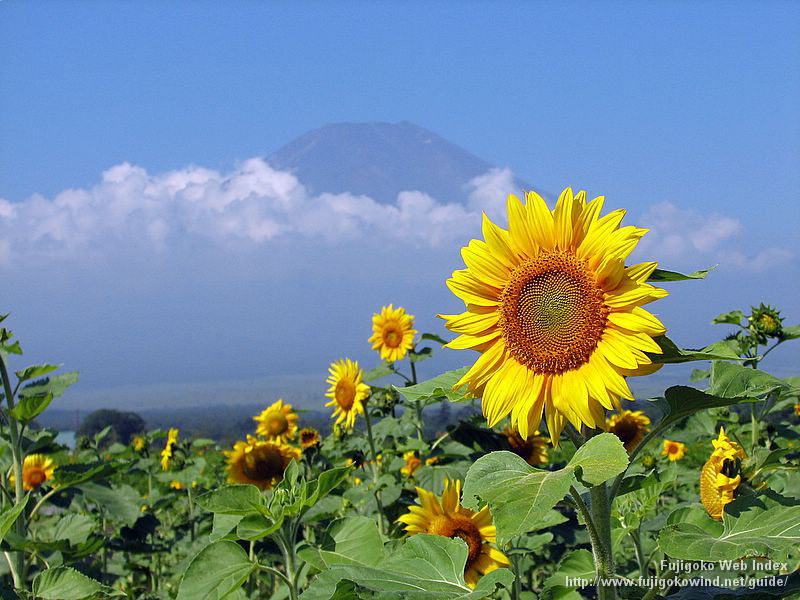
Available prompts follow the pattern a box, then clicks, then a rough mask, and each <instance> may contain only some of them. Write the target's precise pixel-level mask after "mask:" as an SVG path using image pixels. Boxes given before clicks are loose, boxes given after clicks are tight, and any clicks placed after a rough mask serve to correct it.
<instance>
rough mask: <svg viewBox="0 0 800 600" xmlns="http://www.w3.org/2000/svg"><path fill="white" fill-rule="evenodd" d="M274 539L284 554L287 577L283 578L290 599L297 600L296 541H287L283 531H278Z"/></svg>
mask: <svg viewBox="0 0 800 600" xmlns="http://www.w3.org/2000/svg"><path fill="white" fill-rule="evenodd" d="M273 539H274V540H275V541H276V542H277V544H278V547H279V548H280V549H281V553H282V554H283V565H284V567H285V569H286V576H282V577H281V578H282V579H283V580H284V581H285V582H286V585H287V586H288V588H289V599H290V600H297V587H295V586H296V584H295V556H294V540H287V539H286V534H285V533H284V532H283V531H278V532H277V533H276V534H275V535H274V536H273Z"/></svg>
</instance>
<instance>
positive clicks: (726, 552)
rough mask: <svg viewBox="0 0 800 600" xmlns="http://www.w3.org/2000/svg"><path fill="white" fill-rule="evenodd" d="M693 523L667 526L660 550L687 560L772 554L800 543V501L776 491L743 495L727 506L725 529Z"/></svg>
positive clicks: (660, 540)
mask: <svg viewBox="0 0 800 600" xmlns="http://www.w3.org/2000/svg"><path fill="white" fill-rule="evenodd" d="M715 533H716V532H713V531H712V532H709V530H708V529H707V528H703V527H700V526H698V525H696V524H694V523H687V522H681V523H676V524H673V525H668V526H667V527H666V528H665V529H663V530H662V531H661V534H660V535H659V536H658V545H659V547H660V548H661V550H663V551H664V553H666V554H667V555H668V556H671V557H673V558H682V559H686V560H707V561H718V560H735V559H738V558H747V557H751V556H761V557H764V556H766V557H770V556H771V555H772V554H773V553H775V552H778V551H783V550H786V549H788V548H790V547H792V546H796V545H797V544H798V543H800V502H798V500H796V499H793V498H785V497H783V496H779V495H778V494H775V493H766V494H763V495H760V496H753V495H748V496H740V497H739V498H737V499H736V500H734V501H733V502H731V503H730V504H728V505H726V506H725V511H724V513H723V515H722V532H721V533H719V534H716V535H715Z"/></svg>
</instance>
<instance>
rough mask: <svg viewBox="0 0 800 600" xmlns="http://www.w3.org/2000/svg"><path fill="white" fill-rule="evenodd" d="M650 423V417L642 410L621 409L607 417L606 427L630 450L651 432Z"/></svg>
mask: <svg viewBox="0 0 800 600" xmlns="http://www.w3.org/2000/svg"><path fill="white" fill-rule="evenodd" d="M648 425H650V419H649V417H648V416H647V415H646V414H644V413H643V412H642V411H640V410H621V411H620V412H618V413H617V414H615V415H611V416H610V417H609V418H608V419H606V429H607V430H608V431H609V433H613V434H614V435H615V436H617V437H618V438H619V439H620V441H621V442H622V445H623V446H625V450H627V451H628V452H630V451H631V450H633V449H634V448H636V446H638V445H639V442H641V441H642V439H643V438H644V436H645V434H646V433H649V432H650V428H649V427H647V426H648Z"/></svg>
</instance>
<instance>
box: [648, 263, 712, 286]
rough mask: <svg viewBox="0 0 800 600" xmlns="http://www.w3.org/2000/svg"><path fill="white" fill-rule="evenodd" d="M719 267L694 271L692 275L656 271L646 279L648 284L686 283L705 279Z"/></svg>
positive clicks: (662, 270)
mask: <svg viewBox="0 0 800 600" xmlns="http://www.w3.org/2000/svg"><path fill="white" fill-rule="evenodd" d="M718 266H719V265H714V266H713V267H709V268H708V269H700V270H699V271H695V272H694V273H689V274H688V275H684V274H683V273H678V272H677V271H667V270H664V269H656V270H655V271H653V272H652V274H651V275H650V277H648V278H647V281H648V283H658V282H661V283H664V282H668V281H688V280H691V279H705V278H706V277H708V274H709V273H710V272H711V271H713V270H714V269H716V268H717V267H718Z"/></svg>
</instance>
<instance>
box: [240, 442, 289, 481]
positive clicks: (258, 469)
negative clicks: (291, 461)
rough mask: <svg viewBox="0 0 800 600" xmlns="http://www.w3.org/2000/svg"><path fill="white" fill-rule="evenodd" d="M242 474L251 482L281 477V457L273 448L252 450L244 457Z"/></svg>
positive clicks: (278, 451)
mask: <svg viewBox="0 0 800 600" xmlns="http://www.w3.org/2000/svg"><path fill="white" fill-rule="evenodd" d="M242 472H243V473H244V474H245V475H247V476H248V477H249V478H250V479H252V480H253V481H264V480H267V479H272V478H273V477H281V476H282V475H283V456H282V455H281V453H280V450H278V449H277V448H274V447H269V446H266V447H259V448H254V449H253V451H252V452H248V453H247V454H245V455H244V460H243V461H242Z"/></svg>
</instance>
